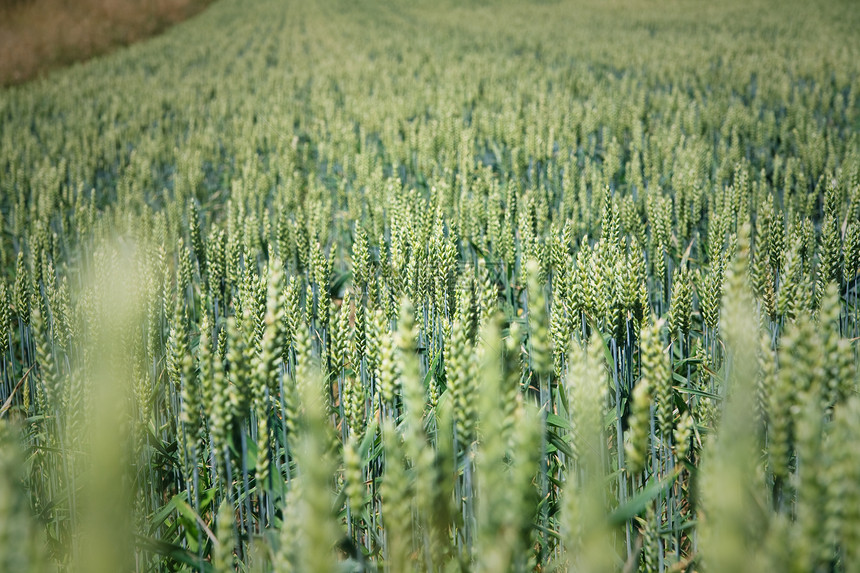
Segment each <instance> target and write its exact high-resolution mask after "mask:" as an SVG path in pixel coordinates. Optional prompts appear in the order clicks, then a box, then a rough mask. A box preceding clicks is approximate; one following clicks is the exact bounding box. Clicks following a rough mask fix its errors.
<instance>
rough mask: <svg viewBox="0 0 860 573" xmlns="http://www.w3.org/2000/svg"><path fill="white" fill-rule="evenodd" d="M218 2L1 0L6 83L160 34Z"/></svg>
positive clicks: (0, 60)
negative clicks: (172, 25)
mask: <svg viewBox="0 0 860 573" xmlns="http://www.w3.org/2000/svg"><path fill="white" fill-rule="evenodd" d="M211 2H212V0H0V85H11V84H17V83H21V82H24V81H27V80H29V79H32V78H34V77H36V76H38V75H40V74H42V73H44V72H46V71H48V70H50V69H53V68H57V67H59V66H63V65H67V64H70V63H72V62H75V61H79V60H83V59H86V58H89V57H92V56H95V55H98V54H102V53H104V52H107V51H108V50H110V49H112V48H115V47H117V46H122V45H127V44H130V43H132V42H135V41H138V40H141V39H143V38H146V37H148V36H151V35H153V34H156V33H158V32H160V31H161V30H163V29H165V28H166V27H168V26H170V25H171V24H174V23H176V22H180V21H182V20H184V19H186V18H189V17H190V16H193V15H194V14H196V13H198V12H199V11H201V10H202V9H203V8H205V7H206V6H207V5H208V4H210V3H211Z"/></svg>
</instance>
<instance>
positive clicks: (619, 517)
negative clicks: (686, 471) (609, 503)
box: [609, 467, 681, 525]
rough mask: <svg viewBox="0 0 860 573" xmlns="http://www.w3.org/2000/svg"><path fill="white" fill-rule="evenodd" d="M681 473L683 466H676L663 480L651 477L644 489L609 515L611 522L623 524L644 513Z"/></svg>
mask: <svg viewBox="0 0 860 573" xmlns="http://www.w3.org/2000/svg"><path fill="white" fill-rule="evenodd" d="M680 474H681V468H680V467H678V468H675V471H674V472H673V473H672V474H671V475H668V476H666V477H664V478H663V479H662V480H659V481H658V480H657V479H656V478H651V479H650V480H648V483H647V484H646V485H645V487H644V488H642V491H640V492H639V493H637V494H636V495H634V496H633V497H631V498H630V499H629V500H628V501H627V503H625V504H624V505H622V506H620V507H618V508H616V510H615V511H613V512H612V513H611V514H610V515H609V522H610V523H611V524H612V525H622V524H624V523H626V522H627V520H629V519H632V518H634V517H636V516H637V515H639V514H640V513H642V512H643V511H644V510H645V508H646V507H648V504H649V503H650V502H651V500H653V499H654V498H656V497H657V496H658V495H660V493H662V492H663V491H665V490H666V489H668V488H669V486H670V485H672V484H673V483H674V482H675V480H676V479H678V476H679V475H680Z"/></svg>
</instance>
